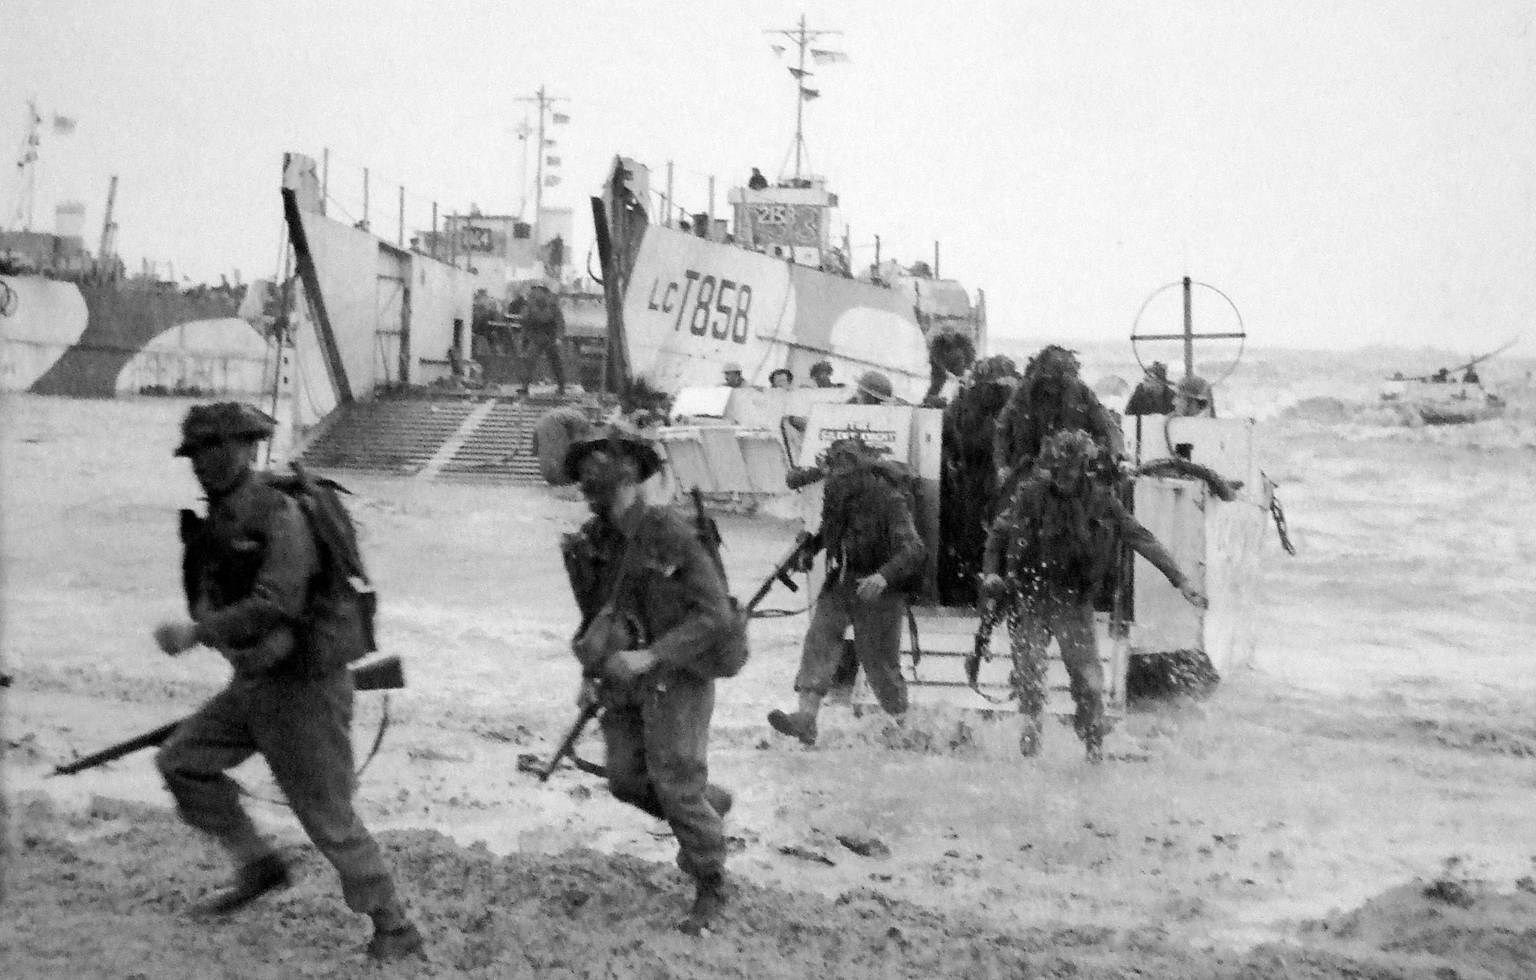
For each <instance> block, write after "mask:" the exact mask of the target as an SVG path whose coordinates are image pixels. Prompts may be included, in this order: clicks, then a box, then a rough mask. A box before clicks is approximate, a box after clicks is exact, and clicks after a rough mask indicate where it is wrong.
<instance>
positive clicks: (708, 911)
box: [677, 874, 725, 936]
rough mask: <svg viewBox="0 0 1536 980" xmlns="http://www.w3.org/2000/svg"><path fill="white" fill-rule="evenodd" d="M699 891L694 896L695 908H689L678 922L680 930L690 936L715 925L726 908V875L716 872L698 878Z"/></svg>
mask: <svg viewBox="0 0 1536 980" xmlns="http://www.w3.org/2000/svg"><path fill="white" fill-rule="evenodd" d="M696 887H697V891H695V892H694V896H693V908H691V909H689V910H688V915H687V917H686V918H684V919H683V921H681V922H679V923H678V924H677V928H678V931H679V932H683V933H686V934H687V935H690V936H697V935H698V934H699V933H701V932H704V931H705V930H707V929H709V928H710V927H711V926H712V925H714V922H715V920H716V919H717V918H718V917H719V915H720V912H721V910H722V909H724V908H725V875H723V874H715V875H710V876H708V877H705V878H700V879H698V882H697V886H696Z"/></svg>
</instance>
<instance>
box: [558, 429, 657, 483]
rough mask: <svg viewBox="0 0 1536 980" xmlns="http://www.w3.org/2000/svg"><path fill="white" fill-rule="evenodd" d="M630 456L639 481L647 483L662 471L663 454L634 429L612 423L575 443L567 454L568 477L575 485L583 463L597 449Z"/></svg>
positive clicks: (566, 470)
mask: <svg viewBox="0 0 1536 980" xmlns="http://www.w3.org/2000/svg"><path fill="white" fill-rule="evenodd" d="M599 449H603V450H607V451H608V452H610V453H614V454H621V453H622V454H627V455H628V456H629V457H630V458H631V459H633V460H634V461H635V465H636V466H637V467H638V468H639V477H638V478H639V479H640V480H641V481H644V480H647V479H649V478H650V477H651V475H652V474H654V473H655V472H656V471H657V470H659V469H661V454H660V453H658V452H657V451H656V448H655V447H654V446H652V445H651V444H650V443H649V442H647V441H646V439H645V437H644V436H642V435H640V434H639V433H638V432H636V431H635V430H634V429H633V428H631V427H630V426H627V425H624V424H622V423H619V422H612V423H610V424H609V425H608V426H606V427H605V428H601V429H598V430H597V431H596V432H595V433H593V434H592V435H590V436H588V437H587V438H585V439H578V440H577V441H575V442H573V443H571V447H570V448H569V449H567V450H566V451H565V466H564V468H565V475H566V477H567V478H568V479H570V481H571V482H572V483H575V482H577V481H578V480H580V479H581V461H582V460H584V459H586V458H587V456H589V455H590V454H591V453H593V452H595V451H596V450H599Z"/></svg>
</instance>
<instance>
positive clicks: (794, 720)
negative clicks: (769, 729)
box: [768, 708, 816, 745]
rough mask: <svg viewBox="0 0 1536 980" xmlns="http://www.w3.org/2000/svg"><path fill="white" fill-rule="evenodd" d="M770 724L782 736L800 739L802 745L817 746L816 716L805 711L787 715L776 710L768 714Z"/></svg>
mask: <svg viewBox="0 0 1536 980" xmlns="http://www.w3.org/2000/svg"><path fill="white" fill-rule="evenodd" d="M768 724H769V725H772V726H773V730H774V731H776V732H778V733H779V734H780V735H789V736H791V737H793V738H798V739H799V740H800V742H801V744H802V745H815V744H816V716H815V715H808V714H806V713H805V712H803V711H796V712H794V713H793V714H785V713H784V712H782V711H780V710H778V709H777V708H775V709H774V710H772V711H770V712H768Z"/></svg>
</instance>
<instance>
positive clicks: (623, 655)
mask: <svg viewBox="0 0 1536 980" xmlns="http://www.w3.org/2000/svg"><path fill="white" fill-rule="evenodd" d="M655 666H656V655H655V654H654V653H652V652H651V651H649V650H620V651H618V652H617V653H615V654H613V655H611V656H610V657H609V658H608V660H607V661H606V662H605V663H604V664H603V674H604V676H606V677H607V678H608V679H609V680H611V681H613V682H614V683H617V684H629V683H631V682H633V681H635V680H638V679H639V678H640V677H642V676H644V675H645V674H646V673H647V672H649V671H650V669H651V668H652V667H655Z"/></svg>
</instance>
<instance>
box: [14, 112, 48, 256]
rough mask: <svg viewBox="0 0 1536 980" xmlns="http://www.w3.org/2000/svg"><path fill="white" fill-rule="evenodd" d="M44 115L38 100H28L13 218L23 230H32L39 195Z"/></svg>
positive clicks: (17, 161) (17, 164) (17, 159)
mask: <svg viewBox="0 0 1536 980" xmlns="http://www.w3.org/2000/svg"><path fill="white" fill-rule="evenodd" d="M42 126H43V117H42V116H41V115H39V114H38V111H37V100H36V99H28V100H27V135H25V136H23V137H22V139H21V152H20V153H18V154H17V155H16V166H17V167H18V168H19V169H20V170H21V187H20V189H19V190H18V192H17V195H16V216H15V218H13V219H12V220H14V221H15V223H16V224H18V225H20V226H21V230H22V231H31V230H32V207H33V203H34V201H35V199H36V197H37V146H38V144H39V143H40V142H42Z"/></svg>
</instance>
